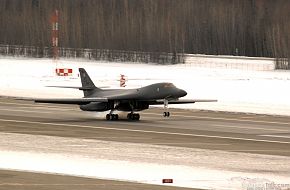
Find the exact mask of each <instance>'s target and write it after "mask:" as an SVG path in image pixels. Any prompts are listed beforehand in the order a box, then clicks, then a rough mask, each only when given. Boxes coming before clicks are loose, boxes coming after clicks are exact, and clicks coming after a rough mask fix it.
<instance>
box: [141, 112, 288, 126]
mask: <svg viewBox="0 0 290 190" xmlns="http://www.w3.org/2000/svg"><path fill="white" fill-rule="evenodd" d="M173 113H174V112H173ZM185 113H186V112H185ZM143 114H145V115H156V114H155V113H143ZM174 116H179V117H185V118H186V117H188V118H201V119H211V120H225V121H241V122H245V121H246V122H252V123H271V124H280V125H290V124H289V123H284V122H278V121H257V120H249V119H235V118H224V117H206V116H193V115H177V114H174V115H173V117H174Z"/></svg>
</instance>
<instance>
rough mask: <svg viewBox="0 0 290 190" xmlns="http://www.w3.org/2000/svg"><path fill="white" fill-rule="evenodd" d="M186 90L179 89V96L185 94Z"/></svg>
mask: <svg viewBox="0 0 290 190" xmlns="http://www.w3.org/2000/svg"><path fill="white" fill-rule="evenodd" d="M186 95H187V92H186V91H185V90H182V89H180V97H183V96H186Z"/></svg>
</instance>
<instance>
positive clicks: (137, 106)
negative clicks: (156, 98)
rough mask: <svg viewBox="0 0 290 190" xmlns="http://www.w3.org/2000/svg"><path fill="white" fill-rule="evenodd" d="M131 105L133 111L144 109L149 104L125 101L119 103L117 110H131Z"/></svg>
mask: <svg viewBox="0 0 290 190" xmlns="http://www.w3.org/2000/svg"><path fill="white" fill-rule="evenodd" d="M131 106H132V107H133V111H142V110H145V109H148V108H149V104H148V102H136V101H134V102H130V103H129V102H126V103H120V104H119V105H118V107H117V110H119V111H132V108H131Z"/></svg>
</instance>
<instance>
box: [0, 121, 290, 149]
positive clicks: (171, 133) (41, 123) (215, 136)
mask: <svg viewBox="0 0 290 190" xmlns="http://www.w3.org/2000/svg"><path fill="white" fill-rule="evenodd" d="M0 121H5V122H16V123H30V124H40V125H53V126H68V127H69V126H73V127H80V128H92V129H103V130H115V131H128V132H141V133H153V134H165V135H180V136H191V137H207V138H218V139H230V140H243V141H254V142H267V143H279V144H290V142H289V141H278V140H266V139H253V138H242V137H230V136H217V135H200V134H193V133H174V132H165V131H151V130H141V129H125V128H112V127H101V126H89V125H76V124H62V123H49V122H37V121H24V120H10V119H0ZM120 124H123V125H126V124H125V123H120Z"/></svg>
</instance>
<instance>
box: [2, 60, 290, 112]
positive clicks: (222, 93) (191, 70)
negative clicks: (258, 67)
mask: <svg viewBox="0 0 290 190" xmlns="http://www.w3.org/2000/svg"><path fill="white" fill-rule="evenodd" d="M257 61H258V60H257ZM55 66H56V64H55V63H53V62H52V61H51V60H49V59H25V58H17V59H15V58H5V57H2V58H1V59H0V95H7V96H27V97H81V96H82V93H81V92H80V91H78V90H73V89H58V88H49V87H45V86H48V85H70V86H80V79H79V78H78V77H77V75H78V72H77V69H78V68H79V67H84V68H85V69H87V71H88V73H89V74H90V75H91V77H92V79H93V80H94V82H95V83H96V85H97V86H110V87H112V88H115V87H118V88H119V81H118V80H119V79H120V74H124V75H126V76H127V79H128V81H127V82H126V84H127V87H126V88H134V87H140V86H145V85H147V84H151V83H154V82H163V81H168V82H173V83H174V84H175V85H176V86H177V87H180V88H183V89H185V90H186V91H187V92H188V95H187V96H186V97H185V98H194V99H206V98H208V99H217V100H218V102H217V103H196V104H191V105H174V107H179V108H189V109H191V108H194V109H207V110H219V111H233V112H248V113H261V114H277V115H290V101H289V97H290V72H289V71H247V70H235V69H215V68H199V67H193V66H192V65H191V64H181V65H167V66H164V65H153V64H140V63H109V62H96V61H86V60H65V59H63V60H59V61H58V67H65V68H72V69H73V72H74V77H56V76H55V75H54V70H55Z"/></svg>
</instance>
